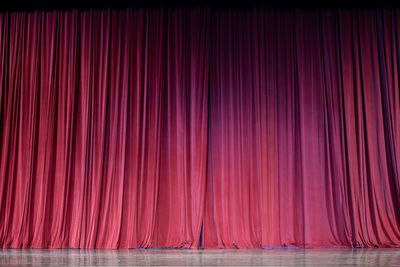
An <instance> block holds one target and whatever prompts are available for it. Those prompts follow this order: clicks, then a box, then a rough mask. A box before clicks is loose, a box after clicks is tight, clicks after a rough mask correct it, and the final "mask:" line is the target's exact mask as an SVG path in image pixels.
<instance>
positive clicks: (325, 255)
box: [0, 248, 400, 266]
mask: <svg viewBox="0 0 400 267" xmlns="http://www.w3.org/2000/svg"><path fill="white" fill-rule="evenodd" d="M0 266H400V249H383V248H377V249H361V248H358V249H342V248H341V249H237V250H233V249H219V250H215V249H200V250H192V249H129V250H102V249H97V250H83V249H57V250H43V249H25V250H24V249H22V250H21V249H4V250H0Z"/></svg>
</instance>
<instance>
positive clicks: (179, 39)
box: [0, 8, 400, 248]
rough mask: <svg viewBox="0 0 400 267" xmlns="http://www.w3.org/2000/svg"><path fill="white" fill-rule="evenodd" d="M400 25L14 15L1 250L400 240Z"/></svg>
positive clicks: (271, 16)
mask: <svg viewBox="0 0 400 267" xmlns="http://www.w3.org/2000/svg"><path fill="white" fill-rule="evenodd" d="M399 17H400V10H398V9H354V10H345V9H343V10H340V9H323V10H306V9H287V10H284V9H242V10H239V9H226V10H223V9H220V10H217V9H208V8H189V9H184V8H181V9H179V8H173V9H133V10H131V9H126V10H87V11H77V10H74V11H51V12H48V11H37V12H12V13H2V14H0V100H1V101H0V130H1V131H0V246H2V247H3V248H9V247H13V248H19V247H23V248H139V247H187V248H198V247H206V248H214V247H218V248H258V247H285V246H305V247H336V246H348V247H354V246H356V247H357V246H366V247H373V246H384V247H396V246H400V193H399V190H400V176H399V175H400V174H399V171H400V89H399V77H400V76H399V63H400V54H399V52H400V40H399V38H400V22H399V19H398V18H399Z"/></svg>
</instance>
